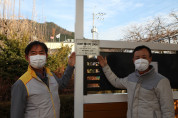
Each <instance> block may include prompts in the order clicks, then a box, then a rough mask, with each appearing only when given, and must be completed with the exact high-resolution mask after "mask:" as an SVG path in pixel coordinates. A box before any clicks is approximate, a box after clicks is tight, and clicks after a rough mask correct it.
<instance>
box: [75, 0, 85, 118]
mask: <svg viewBox="0 0 178 118" xmlns="http://www.w3.org/2000/svg"><path fill="white" fill-rule="evenodd" d="M83 7H84V1H83V0H76V16H75V40H77V39H83V29H84V28H83ZM75 42H76V41H75ZM74 80H75V81H74V118H83V56H76V66H75V79H74Z"/></svg>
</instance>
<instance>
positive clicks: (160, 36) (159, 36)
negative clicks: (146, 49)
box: [124, 12, 178, 43]
mask: <svg viewBox="0 0 178 118" xmlns="http://www.w3.org/2000/svg"><path fill="white" fill-rule="evenodd" d="M169 19H173V20H171V21H169ZM177 27H178V16H177V14H176V13H175V12H171V13H170V15H169V17H168V18H162V17H156V18H154V19H153V20H152V21H148V22H147V23H146V24H139V25H133V26H129V27H128V29H127V32H126V33H125V36H124V39H125V40H127V41H144V42H150V41H154V42H160V43H171V42H172V43H178V28H177Z"/></svg>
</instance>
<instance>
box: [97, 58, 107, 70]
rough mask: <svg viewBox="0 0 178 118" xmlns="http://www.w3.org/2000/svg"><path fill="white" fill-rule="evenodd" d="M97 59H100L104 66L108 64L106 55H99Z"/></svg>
mask: <svg viewBox="0 0 178 118" xmlns="http://www.w3.org/2000/svg"><path fill="white" fill-rule="evenodd" d="M97 59H98V62H99V63H100V65H101V67H104V66H106V65H107V59H106V57H104V58H103V57H102V56H98V57H97Z"/></svg>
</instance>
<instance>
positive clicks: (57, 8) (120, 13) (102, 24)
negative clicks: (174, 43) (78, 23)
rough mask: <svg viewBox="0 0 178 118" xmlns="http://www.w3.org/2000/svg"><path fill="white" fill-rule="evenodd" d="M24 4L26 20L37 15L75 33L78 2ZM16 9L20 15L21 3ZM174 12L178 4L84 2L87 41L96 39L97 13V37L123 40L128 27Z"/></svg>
mask: <svg viewBox="0 0 178 118" xmlns="http://www.w3.org/2000/svg"><path fill="white" fill-rule="evenodd" d="M11 1H14V0H11ZM34 1H35V6H33V2H34ZM20 4H21V5H20V6H21V7H20V11H21V13H20V14H21V16H23V17H24V18H28V19H32V13H35V15H34V16H35V17H33V20H36V21H38V22H54V23H55V24H57V25H58V26H61V27H63V28H65V29H67V30H69V31H72V32H74V29H75V28H74V26H75V0H21V2H20ZM33 8H35V10H34V11H35V12H33ZM15 9H16V11H15V12H16V14H18V9H19V0H16V5H15ZM172 11H174V12H175V13H177V14H178V0H84V37H85V38H89V39H92V33H91V29H92V27H93V13H94V14H95V19H94V26H96V28H97V34H98V35H95V36H97V38H98V39H99V40H120V39H122V38H123V35H124V32H125V29H126V28H127V27H128V26H131V25H132V24H140V23H144V22H147V21H149V20H152V19H154V18H155V17H157V16H168V14H169V13H170V12H172ZM98 13H104V15H98ZM97 17H98V18H97Z"/></svg>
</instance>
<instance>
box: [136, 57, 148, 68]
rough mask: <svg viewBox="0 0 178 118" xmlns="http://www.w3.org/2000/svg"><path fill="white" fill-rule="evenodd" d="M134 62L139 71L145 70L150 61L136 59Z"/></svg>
mask: <svg viewBox="0 0 178 118" xmlns="http://www.w3.org/2000/svg"><path fill="white" fill-rule="evenodd" d="M134 64H135V69H136V70H138V71H145V70H146V69H147V68H148V66H149V62H148V60H146V59H137V60H135V62H134Z"/></svg>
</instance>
